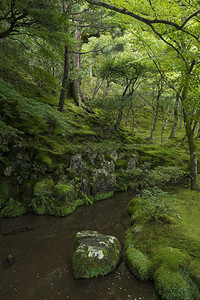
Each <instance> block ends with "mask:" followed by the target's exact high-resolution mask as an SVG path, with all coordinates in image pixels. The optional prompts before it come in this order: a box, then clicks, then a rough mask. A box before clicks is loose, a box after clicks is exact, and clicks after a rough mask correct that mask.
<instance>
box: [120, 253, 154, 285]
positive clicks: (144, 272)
mask: <svg viewBox="0 0 200 300" xmlns="http://www.w3.org/2000/svg"><path fill="white" fill-rule="evenodd" d="M125 256H126V262H127V264H128V266H129V268H130V269H131V271H132V272H133V274H134V275H135V276H136V277H137V278H139V279H141V280H147V279H149V278H150V277H151V262H150V260H149V259H148V258H147V256H146V255H145V254H143V253H142V252H141V251H139V250H137V249H135V248H128V249H127V250H126V252H125Z"/></svg>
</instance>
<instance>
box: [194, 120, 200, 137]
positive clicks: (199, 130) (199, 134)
mask: <svg viewBox="0 0 200 300" xmlns="http://www.w3.org/2000/svg"><path fill="white" fill-rule="evenodd" d="M199 137H200V123H199V128H198V131H197V135H196V136H195V141H196V140H197V139H198V138H199Z"/></svg>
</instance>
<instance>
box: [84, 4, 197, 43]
mask: <svg viewBox="0 0 200 300" xmlns="http://www.w3.org/2000/svg"><path fill="white" fill-rule="evenodd" d="M86 1H87V2H88V3H90V4H93V5H97V6H102V7H105V8H107V9H110V10H113V11H116V12H118V13H121V14H124V15H128V16H130V17H132V18H134V19H136V20H138V21H140V22H143V23H145V24H147V25H149V26H150V25H152V24H165V25H169V26H172V27H174V28H176V29H177V30H180V31H182V32H184V33H186V34H188V35H190V36H192V37H193V38H194V39H196V40H197V41H198V42H200V41H199V35H197V36H195V35H194V34H192V33H190V32H189V31H186V30H184V29H183V27H184V26H185V24H186V23H187V22H188V21H189V20H190V19H192V18H193V17H194V16H197V15H198V14H199V13H200V10H197V11H196V12H195V13H193V14H192V15H190V16H189V17H188V18H187V19H186V20H185V21H184V22H183V23H182V25H178V24H177V23H174V22H171V21H168V20H160V19H157V18H155V19H153V20H152V19H147V18H144V17H142V16H140V15H137V14H135V13H134V12H132V11H129V10H127V9H126V8H119V7H117V6H114V5H111V4H108V3H105V2H101V1H98V0H86Z"/></svg>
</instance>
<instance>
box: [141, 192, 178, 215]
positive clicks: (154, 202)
mask: <svg viewBox="0 0 200 300" xmlns="http://www.w3.org/2000/svg"><path fill="white" fill-rule="evenodd" d="M138 199H139V201H140V204H141V209H142V210H144V211H145V212H146V213H147V214H149V215H150V216H151V217H152V219H153V220H155V221H156V220H158V219H159V218H162V217H163V215H165V214H169V213H170V211H171V206H172V204H173V203H174V201H175V198H174V195H173V196H172V195H170V194H168V193H167V192H164V191H162V190H161V189H159V188H158V187H154V188H152V189H149V190H144V191H143V192H142V194H141V195H139V197H138Z"/></svg>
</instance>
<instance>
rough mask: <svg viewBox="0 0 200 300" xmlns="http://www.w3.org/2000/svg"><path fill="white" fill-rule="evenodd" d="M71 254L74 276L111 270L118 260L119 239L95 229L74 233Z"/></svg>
mask: <svg viewBox="0 0 200 300" xmlns="http://www.w3.org/2000/svg"><path fill="white" fill-rule="evenodd" d="M74 250H75V252H74V255H73V274H74V278H75V279H78V278H92V277H98V276H104V275H106V274H108V273H110V272H112V271H113V270H114V269H115V268H116V266H117V265H118V263H119V261H120V254H121V245H120V242H119V240H118V239H117V238H116V237H114V236H110V235H103V234H100V233H98V232H97V231H89V230H88V231H81V232H78V233H77V234H76V239H75V243H74Z"/></svg>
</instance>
